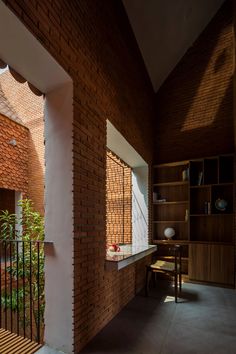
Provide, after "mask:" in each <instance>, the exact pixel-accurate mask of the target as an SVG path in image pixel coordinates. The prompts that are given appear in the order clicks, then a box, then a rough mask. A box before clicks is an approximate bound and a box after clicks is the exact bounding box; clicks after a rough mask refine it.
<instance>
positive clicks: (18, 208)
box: [15, 191, 22, 237]
mask: <svg viewBox="0 0 236 354" xmlns="http://www.w3.org/2000/svg"><path fill="white" fill-rule="evenodd" d="M21 199H22V193H21V192H18V191H15V214H16V217H17V220H21V216H22V208H21V206H19V205H18V203H19V200H21ZM16 232H17V235H18V237H19V236H20V235H21V233H22V225H21V223H17V224H16Z"/></svg>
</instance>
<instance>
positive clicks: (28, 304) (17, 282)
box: [0, 239, 45, 343]
mask: <svg viewBox="0 0 236 354" xmlns="http://www.w3.org/2000/svg"><path fill="white" fill-rule="evenodd" d="M44 304H45V301H44V242H42V241H23V240H19V239H17V240H0V306H1V308H0V328H4V329H6V330H9V331H11V332H13V333H16V334H17V335H20V336H23V337H24V338H29V339H30V340H33V341H36V342H38V343H40V342H41V341H42V338H43V330H44Z"/></svg>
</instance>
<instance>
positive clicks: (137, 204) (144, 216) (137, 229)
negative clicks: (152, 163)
mask: <svg viewBox="0 0 236 354" xmlns="http://www.w3.org/2000/svg"><path fill="white" fill-rule="evenodd" d="M132 244H133V246H134V247H137V246H138V247H140V246H147V245H148V166H141V167H135V168H133V169H132Z"/></svg>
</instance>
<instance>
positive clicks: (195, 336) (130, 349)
mask: <svg viewBox="0 0 236 354" xmlns="http://www.w3.org/2000/svg"><path fill="white" fill-rule="evenodd" d="M159 284H160V283H159ZM160 285H161V286H158V288H159V289H157V288H156V289H152V290H151V291H150V296H149V297H148V298H145V297H144V295H143V293H140V294H139V295H137V296H136V297H135V298H134V299H133V300H132V301H131V302H130V303H129V304H128V305H127V306H126V307H125V308H124V309H123V310H122V311H121V312H120V313H119V314H118V315H117V316H116V317H115V318H114V319H113V320H112V321H111V322H110V323H109V324H108V325H107V326H106V327H105V328H104V329H103V330H102V331H101V332H100V333H99V334H98V335H97V336H96V337H95V338H94V339H93V340H92V341H91V342H90V343H89V344H88V345H87V347H86V348H84V350H83V351H82V352H81V354H118V353H119V354H236V291H235V290H233V289H224V288H218V287H213V286H204V285H197V284H191V283H185V284H183V293H182V295H181V299H180V302H179V303H178V304H175V302H174V298H173V297H172V296H173V289H172V288H170V287H168V285H166V283H163V282H162V283H161V284H160ZM160 288H162V291H160Z"/></svg>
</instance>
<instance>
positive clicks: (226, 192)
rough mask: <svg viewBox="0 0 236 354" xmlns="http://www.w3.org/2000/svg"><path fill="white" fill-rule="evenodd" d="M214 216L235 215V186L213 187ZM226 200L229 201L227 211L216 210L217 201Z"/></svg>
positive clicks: (212, 207)
mask: <svg viewBox="0 0 236 354" xmlns="http://www.w3.org/2000/svg"><path fill="white" fill-rule="evenodd" d="M211 193H212V206H211V210H212V214H217V215H223V214H232V213H233V204H234V203H233V201H234V187H233V184H232V185H231V184H226V185H218V186H212V192H211ZM219 198H220V199H224V200H226V201H227V206H226V209H225V211H220V210H218V209H217V208H216V206H215V202H216V200H217V199H219Z"/></svg>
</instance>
